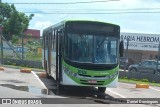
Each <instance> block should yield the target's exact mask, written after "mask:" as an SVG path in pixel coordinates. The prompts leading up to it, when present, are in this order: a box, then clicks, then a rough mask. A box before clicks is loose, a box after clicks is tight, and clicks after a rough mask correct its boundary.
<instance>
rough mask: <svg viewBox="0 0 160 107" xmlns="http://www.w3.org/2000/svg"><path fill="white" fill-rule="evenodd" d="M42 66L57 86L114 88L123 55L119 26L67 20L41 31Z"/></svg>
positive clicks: (103, 89)
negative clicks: (120, 58)
mask: <svg viewBox="0 0 160 107" xmlns="http://www.w3.org/2000/svg"><path fill="white" fill-rule="evenodd" d="M42 41H43V61H42V62H43V67H44V68H45V70H46V73H47V75H48V76H49V77H53V78H54V79H55V80H56V81H57V83H58V86H61V85H62V86H63V85H72V86H93V87H98V90H99V91H100V92H105V90H106V87H116V85H117V82H118V69H119V57H120V56H122V55H121V54H123V52H122V51H123V48H122V47H123V46H122V45H120V44H123V43H121V42H120V26H118V25H115V24H110V23H106V22H99V21H86V20H67V21H62V22H60V23H58V24H55V25H53V26H50V27H48V28H46V29H44V30H43V40H42Z"/></svg>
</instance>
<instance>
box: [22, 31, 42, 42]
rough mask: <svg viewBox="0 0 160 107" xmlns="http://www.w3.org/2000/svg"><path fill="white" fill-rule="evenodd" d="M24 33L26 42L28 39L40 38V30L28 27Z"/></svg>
mask: <svg viewBox="0 0 160 107" xmlns="http://www.w3.org/2000/svg"><path fill="white" fill-rule="evenodd" d="M23 34H24V43H27V42H28V41H39V40H40V30H36V29H27V30H26V31H25V32H24V33H23Z"/></svg>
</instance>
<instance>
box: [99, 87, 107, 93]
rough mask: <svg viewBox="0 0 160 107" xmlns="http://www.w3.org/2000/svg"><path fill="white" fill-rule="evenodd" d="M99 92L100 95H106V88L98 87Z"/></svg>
mask: <svg viewBox="0 0 160 107" xmlns="http://www.w3.org/2000/svg"><path fill="white" fill-rule="evenodd" d="M98 91H99V92H100V93H105V91H106V87H98Z"/></svg>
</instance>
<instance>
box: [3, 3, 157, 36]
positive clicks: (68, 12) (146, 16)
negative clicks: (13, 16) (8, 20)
mask: <svg viewBox="0 0 160 107" xmlns="http://www.w3.org/2000/svg"><path fill="white" fill-rule="evenodd" d="M92 1H93V2H92ZM98 1H99V2H98ZM104 1H106V2H104ZM2 2H8V3H52V4H15V6H16V8H17V10H18V11H21V12H25V13H26V14H27V15H29V14H30V13H32V12H33V13H34V14H35V16H34V17H33V19H32V21H31V22H30V26H29V28H30V29H39V30H41V31H42V29H44V28H46V27H48V26H50V25H53V24H55V23H58V22H60V21H62V20H65V19H85V20H86V19H87V20H99V21H105V22H109V23H114V24H118V25H120V26H121V32H130V33H150V34H160V0H81V1H78V0H25V1H23V0H2ZM76 2H77V3H76ZM79 2H81V3H79ZM84 2H85V3H84ZM86 2H92V3H86ZM54 3H65V4H54ZM66 3H73V4H66ZM56 13H58V14H56ZM82 13H83V14H82Z"/></svg>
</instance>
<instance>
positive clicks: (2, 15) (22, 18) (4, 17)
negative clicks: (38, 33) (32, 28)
mask: <svg viewBox="0 0 160 107" xmlns="http://www.w3.org/2000/svg"><path fill="white" fill-rule="evenodd" d="M0 10H2V11H0V24H2V25H3V34H7V36H5V38H6V39H7V40H11V39H12V35H20V34H22V33H23V32H24V31H25V30H26V29H27V28H28V26H29V22H30V20H31V19H32V17H33V16H34V15H33V14H31V15H30V16H27V15H25V14H24V13H22V12H18V11H17V10H16V7H15V6H14V5H9V4H7V3H1V4H0Z"/></svg>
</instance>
